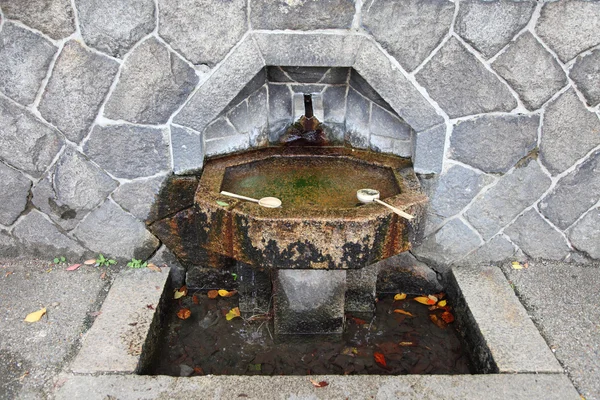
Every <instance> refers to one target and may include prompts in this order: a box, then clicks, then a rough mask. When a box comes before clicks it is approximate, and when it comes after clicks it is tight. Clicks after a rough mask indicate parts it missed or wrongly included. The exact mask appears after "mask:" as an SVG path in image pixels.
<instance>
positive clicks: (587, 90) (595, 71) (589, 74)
mask: <svg viewBox="0 0 600 400" xmlns="http://www.w3.org/2000/svg"><path fill="white" fill-rule="evenodd" d="M569 76H570V77H571V79H573V81H574V82H575V84H576V85H577V88H578V89H579V90H580V91H581V93H583V95H584V96H585V99H586V101H587V103H588V105H589V106H590V107H596V106H597V105H598V104H600V86H598V81H600V49H596V50H594V51H592V52H591V53H590V54H588V55H585V56H583V57H579V58H577V61H575V64H574V65H573V67H572V68H571V72H569Z"/></svg>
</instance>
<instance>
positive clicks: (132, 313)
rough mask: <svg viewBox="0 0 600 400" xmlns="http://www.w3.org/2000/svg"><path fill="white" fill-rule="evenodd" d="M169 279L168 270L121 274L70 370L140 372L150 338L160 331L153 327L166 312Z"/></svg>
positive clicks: (139, 270)
mask: <svg viewBox="0 0 600 400" xmlns="http://www.w3.org/2000/svg"><path fill="white" fill-rule="evenodd" d="M168 276H169V269H168V268H164V269H162V271H161V272H155V271H152V270H149V269H147V268H144V269H138V270H131V269H130V270H127V271H124V272H121V274H119V275H118V276H117V278H116V279H115V281H114V283H113V284H112V286H111V288H110V291H109V292H108V295H107V296H106V299H105V300H104V303H103V304H102V308H101V309H100V314H99V315H98V317H97V318H96V320H95V321H94V325H92V327H91V328H90V330H89V331H87V332H86V334H85V336H84V337H83V343H82V346H81V350H80V351H79V353H78V354H77V357H76V358H75V360H74V361H73V363H72V364H71V366H70V367H69V369H70V370H71V371H73V372H75V373H83V374H92V373H98V372H121V373H130V374H131V373H134V372H136V370H137V369H138V365H139V363H140V356H141V354H142V347H146V346H145V345H146V337H147V336H148V335H149V334H150V335H151V333H152V330H153V329H156V326H152V325H155V324H157V323H158V318H157V317H156V316H155V314H158V313H160V312H161V311H162V307H161V306H162V304H161V297H162V295H163V290H165V286H166V282H167V278H168ZM167 291H168V289H167ZM132 293H135V296H132ZM169 295H170V293H165V296H169ZM149 304H150V305H152V307H148V305H149ZM145 350H146V351H148V350H149V349H147V348H146V349H145Z"/></svg>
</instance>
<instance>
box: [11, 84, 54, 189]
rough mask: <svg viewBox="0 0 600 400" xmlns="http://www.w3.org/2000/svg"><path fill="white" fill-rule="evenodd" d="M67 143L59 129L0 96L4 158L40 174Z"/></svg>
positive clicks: (35, 174) (26, 170)
mask: <svg viewBox="0 0 600 400" xmlns="http://www.w3.org/2000/svg"><path fill="white" fill-rule="evenodd" d="M63 144H64V139H63V137H62V135H61V134H60V133H59V132H58V131H57V130H56V129H53V128H50V127H49V126H48V125H46V124H44V123H42V122H41V121H40V120H39V119H37V118H36V117H34V116H33V115H32V114H31V113H30V112H29V111H27V110H25V109H24V108H20V107H18V106H17V105H15V104H14V103H12V102H11V101H9V100H7V99H5V98H3V97H2V96H0V158H2V159H3V160H4V161H6V162H7V163H8V164H10V165H12V166H13V167H16V168H19V169H21V170H23V171H25V172H27V173H29V174H31V175H32V176H34V177H36V178H37V177H39V176H41V175H42V173H43V172H44V171H45V170H46V168H48V167H49V166H50V164H51V163H52V161H53V160H54V157H55V156H56V154H57V153H58V152H59V151H60V149H61V148H62V146H63Z"/></svg>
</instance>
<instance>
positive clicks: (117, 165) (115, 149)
mask: <svg viewBox="0 0 600 400" xmlns="http://www.w3.org/2000/svg"><path fill="white" fill-rule="evenodd" d="M83 150H84V152H85V154H87V155H88V156H89V157H90V159H92V160H93V161H94V162H96V163H97V164H98V165H99V166H100V167H102V168H104V169H105V170H106V171H108V172H109V173H110V174H112V175H113V176H115V177H118V178H126V179H135V178H140V177H144V176H150V175H156V174H158V173H160V172H165V171H168V170H169V169H170V160H169V137H168V132H167V130H166V129H163V128H149V127H139V126H135V125H109V126H104V127H102V126H95V127H94V128H93V129H92V133H91V134H90V137H89V139H88V140H87V141H86V142H85V145H84V147H83Z"/></svg>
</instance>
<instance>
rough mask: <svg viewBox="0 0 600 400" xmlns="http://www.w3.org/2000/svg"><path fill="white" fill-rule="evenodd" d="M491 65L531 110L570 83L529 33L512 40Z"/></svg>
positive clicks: (549, 55) (556, 63)
mask: <svg viewBox="0 0 600 400" xmlns="http://www.w3.org/2000/svg"><path fill="white" fill-rule="evenodd" d="M492 67H493V68H494V69H495V70H496V72H498V74H499V75H500V76H502V77H503V78H504V79H506V81H507V82H508V84H509V85H510V86H511V87H512V88H513V89H514V90H515V91H516V92H517V93H518V94H519V96H520V97H521V100H523V104H525V107H527V108H528V109H530V110H536V109H538V108H540V106H541V105H542V104H544V103H545V102H546V101H548V100H549V99H550V97H552V95H553V94H554V93H556V92H557V91H558V90H559V89H560V88H562V87H564V86H565V85H566V84H567V77H566V76H565V73H564V72H563V70H562V68H561V67H560V65H558V62H557V61H556V60H555V59H554V57H553V56H552V55H551V54H550V53H548V52H547V51H546V49H544V47H543V46H542V45H541V44H540V43H539V42H538V41H537V40H536V39H535V38H534V37H533V35H532V34H531V33H529V32H525V33H524V34H523V35H521V36H519V38H518V39H517V40H516V41H515V42H513V43H511V45H510V46H509V47H508V49H507V50H506V51H505V52H504V53H502V54H501V55H500V56H499V57H498V58H497V59H496V60H495V61H494V63H493V64H492Z"/></svg>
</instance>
